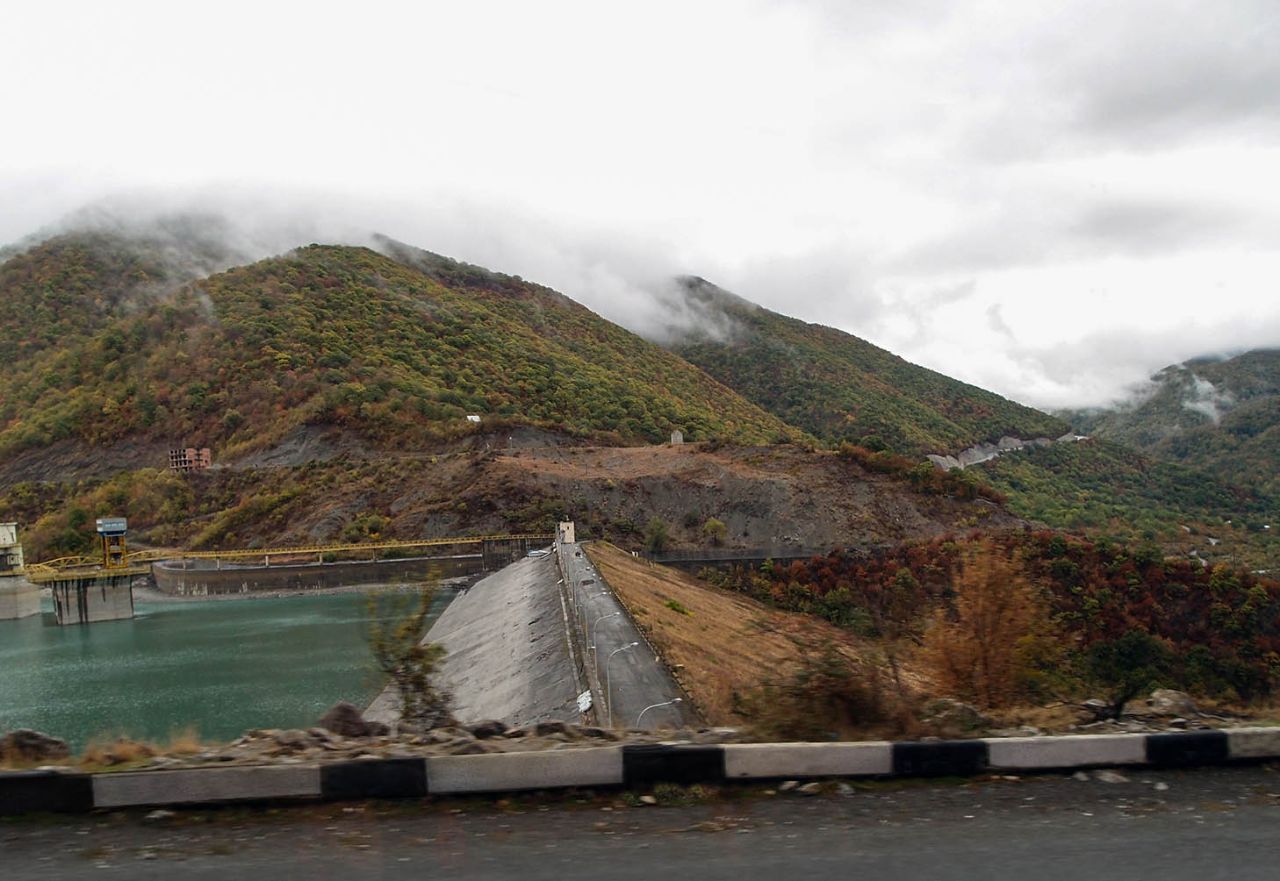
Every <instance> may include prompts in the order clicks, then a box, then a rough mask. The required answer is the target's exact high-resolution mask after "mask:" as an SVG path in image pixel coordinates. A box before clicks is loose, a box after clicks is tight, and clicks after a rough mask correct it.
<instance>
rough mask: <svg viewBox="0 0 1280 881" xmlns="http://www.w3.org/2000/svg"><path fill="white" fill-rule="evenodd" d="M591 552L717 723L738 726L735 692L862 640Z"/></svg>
mask: <svg viewBox="0 0 1280 881" xmlns="http://www.w3.org/2000/svg"><path fill="white" fill-rule="evenodd" d="M587 554H588V556H590V558H591V561H592V562H593V563H594V564H595V565H596V567H597V568H598V569H599V571H600V574H601V575H603V576H604V579H605V581H607V582H608V584H609V586H610V587H612V588H613V590H614V591H615V592H616V593H617V595H618V597H619V598H620V599H621V600H622V602H623V603H624V604H625V605H626V607H627V609H628V611H629V612H630V613H631V615H632V617H633V618H634V619H635V620H636V622H637V623H638V624H639V626H640V628H641V629H642V630H644V631H645V635H646V637H647V638H648V639H649V641H650V642H652V643H653V646H654V648H656V649H657V650H658V651H659V652H660V653H661V654H662V657H663V659H664V660H665V661H666V662H667V664H668V665H669V666H671V667H672V669H673V670H674V671H675V672H676V675H677V677H678V678H679V680H680V683H681V685H682V686H683V687H684V689H685V690H686V691H687V692H688V693H689V695H690V696H691V697H692V698H693V700H695V701H696V702H697V703H698V709H699V710H700V711H701V712H702V714H703V716H704V717H705V718H706V719H707V721H708V722H709V723H711V724H713V725H740V724H742V723H743V722H744V719H743V718H742V717H741V716H740V715H739V714H738V713H737V712H735V707H736V704H737V700H736V697H737V696H744V695H746V694H748V693H749V692H751V691H753V690H755V689H757V688H759V687H760V685H761V683H762V682H764V681H766V680H777V679H779V678H781V677H782V676H784V675H786V674H787V673H788V672H789V671H790V670H791V669H792V668H794V666H795V665H796V663H797V660H798V659H799V657H801V656H802V655H805V654H811V653H816V652H817V651H819V650H820V649H821V647H822V646H823V645H824V644H826V643H831V644H833V645H835V646H836V647H837V648H838V649H839V650H840V651H841V652H843V653H847V654H848V655H850V656H851V657H856V656H858V654H859V653H860V649H861V648H862V646H861V645H860V643H859V641H858V639H857V638H856V637H855V636H854V635H853V634H851V633H849V632H848V631H846V630H841V629H840V628H838V627H836V626H834V625H832V624H828V623H827V622H826V621H822V620H821V619H818V618H815V617H813V616H811V615H801V614H797V613H794V612H782V611H779V610H777V609H770V608H769V607H768V606H765V605H763V604H761V603H759V602H757V601H755V600H753V599H750V598H747V597H743V596H738V595H735V594H732V593H729V592H727V591H722V590H717V589H715V588H713V587H709V586H708V585H706V584H703V583H702V582H700V581H699V580H698V579H696V578H693V577H692V576H689V575H686V574H684V573H683V572H680V571H678V570H676V569H670V568H667V567H666V566H659V565H655V564H652V563H649V562H648V561H646V560H643V559H639V558H636V557H633V556H631V555H630V554H629V553H627V552H626V551H623V550H621V549H619V548H617V547H615V546H613V545H610V544H607V543H602V542H592V543H591V544H589V545H587Z"/></svg>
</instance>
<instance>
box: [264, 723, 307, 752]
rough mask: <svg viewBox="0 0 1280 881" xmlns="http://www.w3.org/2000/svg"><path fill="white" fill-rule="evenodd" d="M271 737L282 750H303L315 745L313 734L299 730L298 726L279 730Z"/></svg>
mask: <svg viewBox="0 0 1280 881" xmlns="http://www.w3.org/2000/svg"><path fill="white" fill-rule="evenodd" d="M271 739H272V740H274V741H275V743H276V746H278V747H279V748H280V750H281V751H282V752H302V751H303V750H305V749H307V748H308V747H310V746H313V745H314V742H313V741H312V739H311V736H310V735H309V734H307V732H305V731H299V730H297V729H296V728H291V729H289V730H287V731H280V732H277V733H276V734H275V736H274V737H272V738H271Z"/></svg>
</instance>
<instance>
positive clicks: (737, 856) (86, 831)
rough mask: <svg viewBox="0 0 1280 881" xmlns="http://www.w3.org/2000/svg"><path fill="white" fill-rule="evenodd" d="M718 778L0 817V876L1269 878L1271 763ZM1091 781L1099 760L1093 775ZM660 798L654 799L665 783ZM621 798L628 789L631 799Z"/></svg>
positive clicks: (737, 880)
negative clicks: (880, 777)
mask: <svg viewBox="0 0 1280 881" xmlns="http://www.w3.org/2000/svg"><path fill="white" fill-rule="evenodd" d="M1123 773H1124V776H1125V777H1126V778H1127V781H1126V782H1110V783H1108V782H1103V781H1101V780H1098V779H1096V778H1093V777H1091V778H1090V779H1088V780H1077V779H1073V778H1071V777H1064V776H1048V777H1026V778H1022V779H1014V780H986V781H981V782H932V783H919V782H916V783H879V784H870V785H859V786H857V787H843V789H841V788H839V787H837V785H836V784H828V785H827V791H826V792H824V793H823V794H821V795H814V796H806V795H801V794H795V793H788V794H777V795H772V796H770V795H766V794H764V793H763V792H762V789H761V788H760V787H752V788H751V789H734V788H727V789H725V790H724V791H723V794H722V796H721V797H720V798H715V799H712V800H709V801H704V802H700V803H694V804H685V805H682V806H656V807H632V806H627V805H626V804H625V802H626V798H625V797H624V795H623V794H621V793H608V794H595V795H584V796H581V797H579V798H578V799H576V800H575V799H574V798H572V797H557V798H554V799H551V800H549V801H543V800H539V799H537V798H534V797H532V796H527V797H521V798H511V799H507V800H500V799H485V800H470V801H464V800H456V801H439V802H434V803H423V802H402V803H392V802H384V803H356V804H346V805H341V804H337V805H319V806H299V807H290V808H280V809H263V808H259V809H254V810H246V809H225V810H211V811H187V810H178V811H176V812H174V814H173V816H169V817H164V818H159V819H150V820H148V819H146V818H145V815H144V814H143V813H136V814H135V813H105V814H96V815H89V816H71V817H61V818H50V817H43V818H38V817H37V818H19V819H9V820H7V821H4V822H2V823H0V867H2V870H3V871H2V873H0V874H2V875H3V877H4V878H5V879H6V881H19V879H23V881H25V879H55V878H56V879H68V878H90V877H92V878H98V879H110V878H128V879H135V878H137V879H149V878H164V879H171V878H177V877H180V878H183V879H184V881H196V879H223V878H226V879H243V878H263V879H266V878H271V879H280V878H285V879H289V878H306V879H315V881H325V879H343V881H346V879H350V878H366V879H383V878H449V879H473V878H475V879H479V878H485V879H520V881H534V879H579V878H581V879H592V881H599V879H651V878H696V879H698V881H718V879H733V881H743V879H753V878H767V879H777V878H780V877H791V878H815V879H837V878H838V879H847V878H857V879H859V881H876V879H906V878H918V879H927V881H950V879H984V881H985V879H1009V881H1014V879H1017V881H1024V879H1036V881H1059V879H1110V878H1124V879H1146V878H1158V879H1160V881H1182V879H1186V881H1192V879H1194V881H1212V879H1218V878H1221V879H1227V878H1230V879H1232V881H1250V879H1274V878H1276V877H1277V875H1278V874H1280V773H1277V772H1276V771H1275V770H1272V769H1270V768H1267V767H1246V768H1225V769H1207V770H1198V771H1185V772H1170V771H1165V772H1146V771H1140V770H1139V771H1125V772H1123ZM1104 776H1105V775H1104ZM664 797H665V796H664ZM632 801H634V799H632Z"/></svg>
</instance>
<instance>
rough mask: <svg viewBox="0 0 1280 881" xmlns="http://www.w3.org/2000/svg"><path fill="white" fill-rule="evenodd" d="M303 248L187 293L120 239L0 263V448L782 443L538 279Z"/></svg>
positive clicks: (717, 388) (738, 406)
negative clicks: (546, 435) (314, 435)
mask: <svg viewBox="0 0 1280 881" xmlns="http://www.w3.org/2000/svg"><path fill="white" fill-rule="evenodd" d="M438 259H440V261H441V262H440V264H439V265H438V266H437V267H436V269H435V271H434V272H433V274H431V275H428V274H426V273H425V272H423V271H422V270H421V269H419V268H415V267H414V266H413V265H410V264H409V263H408V262H399V261H397V260H393V259H391V258H389V257H387V256H384V255H381V254H378V253H376V252H374V251H371V250H369V249H366V248H353V247H336V246H318V245H317V246H310V247H306V248H302V249H300V250H298V251H295V252H292V253H290V254H287V255H285V256H281V257H276V258H272V259H268V260H263V261H260V262H257V263H253V264H250V265H247V266H239V267H236V268H233V269H230V270H228V271H225V272H221V273H217V274H214V275H212V276H209V277H206V278H201V279H197V280H195V281H191V282H188V283H186V284H182V283H181V278H180V277H176V276H175V273H174V272H173V271H172V270H171V269H170V268H169V267H168V266H167V265H166V264H165V263H164V262H163V261H162V260H158V259H154V258H153V257H152V256H151V255H149V254H148V252H147V251H146V249H138V248H136V247H135V246H134V242H132V241H131V240H128V239H123V238H113V237H110V236H104V235H93V236H86V237H76V236H69V237H63V238H59V239H55V240H52V241H49V242H46V243H44V244H42V245H39V246H36V247H34V248H32V249H31V250H29V251H27V252H25V253H22V254H19V255H17V256H14V257H12V258H10V259H9V260H7V261H5V262H4V263H3V264H2V265H0V301H2V302H4V303H6V305H7V306H8V305H10V304H11V305H12V308H6V310H4V315H5V318H4V323H3V325H0V347H2V350H0V354H2V355H3V357H5V359H6V361H7V364H8V375H7V377H6V379H7V381H6V383H5V389H4V391H3V394H0V451H3V452H10V453H11V452H13V451H16V450H20V449H24V448H29V447H34V446H40V445H45V444H49V443H51V442H53V441H57V440H60V439H68V438H70V439H75V440H78V441H83V442H85V443H88V444H102V443H107V442H114V441H119V440H120V439H122V438H159V439H174V440H180V441H181V442H183V443H188V444H198V445H208V446H212V447H215V448H216V449H217V450H218V452H219V457H220V458H222V457H224V456H225V455H227V454H235V453H239V452H245V451H248V450H253V449H258V448H261V447H263V446H265V445H268V444H270V443H272V442H273V441H275V440H277V439H279V438H280V437H282V436H284V435H285V434H286V433H288V432H289V431H290V430H292V429H295V428H297V427H299V426H302V425H340V426H344V427H347V428H350V429H353V430H355V431H357V432H359V433H360V434H361V435H362V436H364V437H366V438H367V439H369V440H370V441H371V442H374V443H377V444H385V445H387V446H391V447H396V448H403V447H405V446H409V447H412V446H414V445H417V444H420V443H422V442H424V441H427V440H431V439H433V438H440V437H449V436H456V435H457V434H460V433H463V432H466V431H469V430H474V429H472V428H471V423H470V422H468V420H467V418H466V417H467V416H468V415H472V414H474V415H478V416H480V417H481V419H482V422H492V421H494V420H505V421H507V422H510V423H515V424H524V425H531V426H537V427H543V428H551V429H555V430H558V431H562V432H565V433H567V434H570V435H578V436H583V437H586V436H592V435H602V434H608V435H610V436H611V437H613V438H614V439H615V442H623V441H643V442H653V441H658V440H662V439H663V438H665V437H666V436H667V434H668V433H669V432H670V431H671V430H672V429H675V428H679V429H681V430H683V431H684V432H685V434H686V435H687V436H689V437H690V438H691V439H707V438H710V437H723V438H727V439H732V440H737V441H741V442H767V441H772V440H776V439H784V438H789V437H790V438H796V437H800V436H801V433H800V432H798V431H795V430H793V429H791V428H789V427H788V426H786V425H785V424H783V422H782V421H781V420H779V419H778V418H776V417H774V416H771V415H769V414H767V413H765V412H764V411H762V410H761V409H759V408H757V407H756V406H754V405H752V404H749V403H747V402H746V401H744V400H743V399H742V398H741V397H739V396H738V395H737V394H735V393H734V392H732V391H730V390H729V389H727V388H725V387H724V386H722V385H720V384H719V383H717V382H715V381H714V380H712V379H710V378H709V377H708V376H706V374H704V373H703V372H702V371H700V370H698V369H697V368H695V367H692V366H691V365H689V364H688V363H686V362H684V361H683V360H681V359H680V358H678V357H677V356H675V355H673V354H671V353H669V352H667V351H665V350H663V349H661V348H659V347H657V346H655V345H653V344H651V343H648V342H646V341H644V340H643V339H641V338H640V337H637V336H635V335H634V334H631V333H629V332H628V331H625V330H623V329H622V328H620V327H618V326H616V325H614V324H611V323H609V322H607V321H605V320H604V319H601V318H600V317H598V316H596V315H595V314H594V313H592V312H590V311H589V310H587V309H586V308H584V307H582V306H579V305H578V304H576V303H574V302H572V301H571V300H569V299H567V298H565V297H562V296H560V295H558V294H554V292H551V291H548V290H547V289H545V288H539V287H537V286H535V285H531V284H528V283H525V282H522V281H520V280H518V279H513V278H509V277H504V276H497V275H495V274H492V273H486V272H483V271H481V270H475V269H474V268H470V267H465V266H463V265H462V264H453V263H452V262H451V261H443V259H442V258H438Z"/></svg>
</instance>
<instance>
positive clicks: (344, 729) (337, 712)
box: [319, 701, 388, 737]
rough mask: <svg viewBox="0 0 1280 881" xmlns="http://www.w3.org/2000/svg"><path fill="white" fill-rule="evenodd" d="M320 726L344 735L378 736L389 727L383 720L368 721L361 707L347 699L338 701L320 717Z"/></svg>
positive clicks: (384, 732)
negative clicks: (348, 701) (362, 713)
mask: <svg viewBox="0 0 1280 881" xmlns="http://www.w3.org/2000/svg"><path fill="white" fill-rule="evenodd" d="M319 727H321V728H323V729H325V730H326V731H332V732H333V733H334V734H341V735H342V736H343V737H378V736H382V735H384V734H386V733H387V731H388V728H387V726H386V725H384V724H382V723H381V722H366V721H365V718H364V716H363V715H361V713H360V709H359V708H358V707H356V706H355V705H354V704H350V703H347V702H346V701H338V703H336V704H334V705H333V706H332V707H331V708H330V709H329V712H327V713H325V714H324V716H323V717H322V718H321V719H320V723H319Z"/></svg>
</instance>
